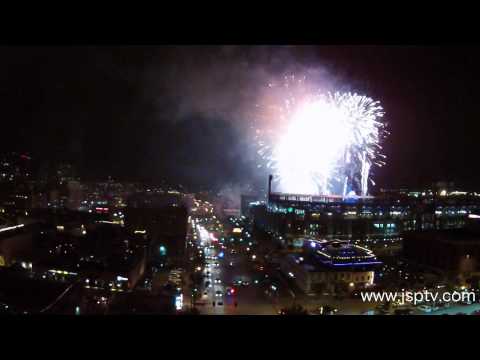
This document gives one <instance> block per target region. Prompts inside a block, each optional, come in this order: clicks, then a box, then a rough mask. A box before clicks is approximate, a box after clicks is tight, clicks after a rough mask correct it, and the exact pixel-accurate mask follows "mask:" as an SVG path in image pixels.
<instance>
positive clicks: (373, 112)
mask: <svg viewBox="0 0 480 360" xmlns="http://www.w3.org/2000/svg"><path fill="white" fill-rule="evenodd" d="M269 90H271V91H272V93H271V94H269V96H267V98H266V99H267V101H266V105H265V106H262V107H261V109H263V110H264V112H263V119H262V121H260V122H259V124H261V125H262V126H258V125H259V124H257V128H256V141H257V145H258V154H259V155H260V157H261V159H262V161H261V164H260V165H259V166H265V167H266V168H268V169H269V171H271V172H272V173H273V174H274V175H275V178H276V180H277V182H278V184H279V187H280V190H281V191H283V192H289V193H299V194H335V195H342V196H344V197H345V196H348V195H352V194H355V195H362V196H365V195H367V194H368V186H369V182H370V183H372V184H374V183H373V180H372V179H371V174H372V167H373V166H379V167H381V166H383V165H384V164H385V156H384V155H383V154H382V152H381V151H382V147H381V143H382V141H383V140H384V138H385V137H386V135H387V134H388V133H387V131H386V129H385V124H384V123H383V122H382V118H383V116H384V111H383V108H382V106H381V105H380V103H379V102H378V101H374V100H372V99H371V98H369V97H367V96H363V95H358V94H356V93H350V92H347V93H339V92H335V93H330V92H327V93H322V92H320V91H318V90H315V89H312V88H311V87H309V86H307V84H306V79H305V78H300V79H295V77H294V76H290V77H285V82H284V83H283V86H280V87H276V86H275V85H273V84H270V85H269Z"/></svg>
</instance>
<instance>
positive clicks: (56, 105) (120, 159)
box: [0, 46, 480, 190]
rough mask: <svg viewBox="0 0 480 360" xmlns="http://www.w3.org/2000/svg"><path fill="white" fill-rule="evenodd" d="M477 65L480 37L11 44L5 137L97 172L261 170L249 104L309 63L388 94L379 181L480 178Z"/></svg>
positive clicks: (227, 179) (171, 176)
mask: <svg viewBox="0 0 480 360" xmlns="http://www.w3.org/2000/svg"><path fill="white" fill-rule="evenodd" d="M478 64H480V52H479V51H478V48H476V47H460V46H456V47H433V46H427V47H420V46H415V47H413V46H412V47H405V46H368V47H365V46H351V47H349V46H341V47H332V46H308V47H307V46H297V47H278V46H261V47H245V46H228V47H224V46H222V47H220V46H212V47H199V46H196V47H185V46H183V47H164V46H148V47H140V46H138V47H136V46H130V47H3V48H0V81H1V87H0V116H1V118H2V125H3V129H2V131H1V132H0V136H1V139H0V142H1V145H0V149H1V150H2V151H9V150H15V151H28V152H30V153H31V155H32V156H33V157H34V159H36V160H38V161H40V162H42V161H47V160H50V161H59V160H67V161H73V162H74V163H75V164H77V166H78V168H79V170H80V172H81V175H82V176H83V177H84V178H92V179H93V178H102V177H106V176H108V175H111V176H113V177H115V178H119V179H125V180H135V179H139V180H157V179H167V180H168V181H170V182H173V183H176V182H180V183H182V184H184V185H187V186H189V187H191V188H192V189H197V188H204V187H210V186H213V187H218V186H222V185H224V184H227V183H231V184H235V183H240V184H243V183H248V182H254V181H259V179H260V177H261V175H262V176H263V174H259V173H258V172H256V171H255V168H256V167H255V162H254V160H253V154H252V151H251V149H250V147H249V146H248V144H249V143H251V140H252V139H250V138H249V137H248V135H247V133H248V131H247V129H248V127H249V124H250V119H249V118H248V117H249V111H248V108H249V107H250V106H252V105H254V104H255V99H256V96H257V94H258V91H259V89H260V87H262V86H265V85H266V83H268V81H270V80H271V79H273V78H275V77H278V76H281V75H282V74H284V73H285V72H292V71H293V72H296V73H299V72H302V71H304V70H305V69H308V70H309V71H317V72H319V73H320V74H323V75H322V76H323V77H324V78H325V79H326V81H327V82H328V83H329V84H333V86H335V88H338V89H339V90H353V91H357V92H360V93H365V94H367V95H368V96H371V97H373V98H374V99H378V100H380V101H381V102H382V104H383V106H384V108H385V111H386V117H385V119H386V121H387V122H388V124H389V131H390V132H391V136H390V137H389V138H388V139H387V141H386V143H385V153H386V155H387V156H388V159H387V161H388V163H387V166H386V167H384V168H382V169H381V170H376V172H375V174H374V175H375V176H374V179H375V181H376V182H377V185H378V186H379V187H380V186H381V187H394V186H399V185H410V186H415V185H420V184H429V183H431V182H432V181H435V180H441V179H446V180H451V181H455V182H457V183H458V184H459V185H461V186H463V187H473V188H476V189H477V190H478V189H480V171H479V170H478V167H477V161H476V158H477V150H478V145H477V135H478V133H479V126H478V121H479V119H480V110H479V109H480V108H479V106H478V105H479V103H478V102H479V101H478V99H479V98H478V94H477V93H478V91H477V87H478V83H479V80H480V68H479V65H478ZM261 179H263V177H261Z"/></svg>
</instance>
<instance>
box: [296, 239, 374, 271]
mask: <svg viewBox="0 0 480 360" xmlns="http://www.w3.org/2000/svg"><path fill="white" fill-rule="evenodd" d="M305 240H306V241H305ZM305 240H304V251H303V252H302V253H300V254H291V255H289V256H291V257H292V258H293V260H294V261H295V262H297V264H301V263H303V264H304V265H305V267H306V269H307V270H308V271H325V270H326V269H328V270H339V271H340V270H344V269H345V268H348V269H350V270H352V269H358V270H359V271H360V270H365V269H367V268H373V267H375V266H376V265H380V264H381V261H379V260H378V259H377V257H376V256H375V254H373V252H372V251H371V250H369V249H366V248H363V247H360V246H357V245H354V244H351V243H349V242H347V241H339V240H331V241H327V240H320V241H319V240H313V239H309V240H308V239H305Z"/></svg>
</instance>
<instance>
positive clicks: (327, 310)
mask: <svg viewBox="0 0 480 360" xmlns="http://www.w3.org/2000/svg"><path fill="white" fill-rule="evenodd" d="M337 312H338V309H337V308H335V307H333V306H330V305H323V306H320V307H319V308H318V309H317V313H318V314H319V315H334V314H335V313H337Z"/></svg>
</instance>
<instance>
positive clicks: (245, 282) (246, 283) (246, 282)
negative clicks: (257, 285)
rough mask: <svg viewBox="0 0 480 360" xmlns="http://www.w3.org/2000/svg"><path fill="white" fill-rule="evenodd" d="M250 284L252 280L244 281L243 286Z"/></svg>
mask: <svg viewBox="0 0 480 360" xmlns="http://www.w3.org/2000/svg"><path fill="white" fill-rule="evenodd" d="M248 285H250V282H248V281H242V286H248Z"/></svg>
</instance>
